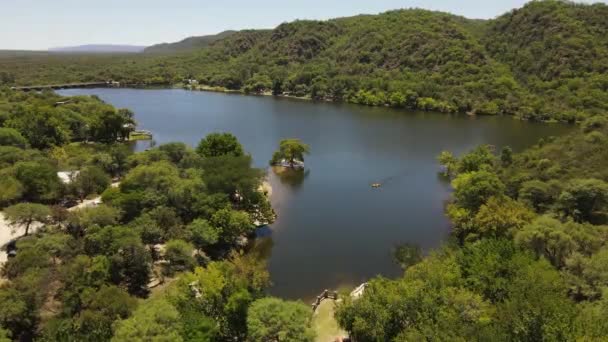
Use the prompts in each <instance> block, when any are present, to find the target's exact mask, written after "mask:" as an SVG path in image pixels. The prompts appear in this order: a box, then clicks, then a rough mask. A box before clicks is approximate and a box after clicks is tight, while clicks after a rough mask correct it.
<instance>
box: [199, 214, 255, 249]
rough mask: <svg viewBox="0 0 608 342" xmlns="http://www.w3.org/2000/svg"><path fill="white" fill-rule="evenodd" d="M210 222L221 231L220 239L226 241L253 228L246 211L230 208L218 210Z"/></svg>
mask: <svg viewBox="0 0 608 342" xmlns="http://www.w3.org/2000/svg"><path fill="white" fill-rule="evenodd" d="M210 223H211V225H212V226H213V227H217V229H218V230H219V231H221V239H222V240H223V241H224V242H227V243H232V242H234V240H235V239H236V238H237V237H238V236H240V235H243V234H247V233H250V232H251V231H252V230H253V229H254V228H255V227H254V225H253V223H252V222H251V219H250V218H249V215H248V214H247V213H245V212H242V211H235V210H230V209H221V210H218V211H217V212H216V213H215V214H213V216H212V217H211V220H210Z"/></svg>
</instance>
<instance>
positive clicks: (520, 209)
mask: <svg viewBox="0 0 608 342" xmlns="http://www.w3.org/2000/svg"><path fill="white" fill-rule="evenodd" d="M533 218H534V213H533V212H532V211H530V209H528V208H526V207H525V206H524V205H523V204H521V203H520V202H517V201H514V200H512V199H511V198H510V197H507V196H500V197H490V198H489V199H488V201H487V202H486V203H485V204H483V205H482V206H481V207H480V208H479V211H478V212H477V214H476V215H475V218H474V219H473V224H474V225H475V226H476V228H477V233H478V234H479V236H482V237H506V236H512V235H513V234H514V233H516V232H517V231H518V230H519V229H521V228H522V227H523V226H525V225H526V224H529V223H530V222H531V221H532V219H533Z"/></svg>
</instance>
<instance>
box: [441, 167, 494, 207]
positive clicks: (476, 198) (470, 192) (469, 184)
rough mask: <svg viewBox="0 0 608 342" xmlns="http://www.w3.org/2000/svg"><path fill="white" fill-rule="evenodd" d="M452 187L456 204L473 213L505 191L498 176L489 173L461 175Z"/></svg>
mask: <svg viewBox="0 0 608 342" xmlns="http://www.w3.org/2000/svg"><path fill="white" fill-rule="evenodd" d="M452 186H453V187H454V197H455V199H456V203H457V204H458V205H461V206H462V207H464V208H466V209H469V210H472V211H477V210H478V209H479V207H480V206H481V205H482V204H484V203H485V202H486V201H487V200H488V199H489V198H490V197H493V196H499V195H502V194H503V192H504V190H505V186H504V184H503V183H502V182H501V181H500V179H499V178H498V176H496V174H494V173H492V172H489V171H473V172H468V173H462V174H459V175H458V177H456V178H455V179H454V180H453V181H452Z"/></svg>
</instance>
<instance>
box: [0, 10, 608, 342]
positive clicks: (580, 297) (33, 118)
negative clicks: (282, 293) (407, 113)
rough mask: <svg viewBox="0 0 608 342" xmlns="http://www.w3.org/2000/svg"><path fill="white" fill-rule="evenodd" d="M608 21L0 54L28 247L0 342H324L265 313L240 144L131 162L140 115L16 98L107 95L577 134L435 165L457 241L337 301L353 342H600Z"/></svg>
mask: <svg viewBox="0 0 608 342" xmlns="http://www.w3.org/2000/svg"><path fill="white" fill-rule="evenodd" d="M606 18H608V6H606V5H601V4H596V5H581V4H574V3H570V2H563V1H538V2H531V3H529V4H527V5H526V6H524V7H523V8H521V9H518V10H514V11H512V12H509V13H507V14H504V15H502V16H500V17H497V18H496V19H493V20H488V21H482V20H469V19H466V18H462V17H457V16H453V15H450V14H445V13H438V12H430V11H424V10H398V11H391V12H387V13H384V14H380V15H363V16H357V17H351V18H341V19H335V20H329V21H322V22H321V21H297V22H293V23H286V24H282V25H280V26H279V27H277V28H276V29H274V30H258V31H240V32H236V33H232V34H229V35H228V36H227V37H224V38H223V39H219V40H216V41H213V42H210V43H209V44H208V46H205V47H202V48H200V49H198V50H195V51H192V50H189V51H178V52H172V53H166V54H162V53H159V54H141V55H129V56H126V55H123V56H121V55H96V56H92V55H55V54H47V53H28V52H2V53H0V87H2V86H3V85H5V86H4V87H2V88H0V176H1V177H0V207H1V208H2V220H3V221H6V222H7V225H8V227H10V228H11V229H14V230H20V231H21V232H22V234H23V236H21V237H20V238H18V239H17V241H15V242H14V246H3V248H5V249H12V250H13V251H16V253H15V254H13V256H12V257H11V258H9V259H8V261H7V262H6V263H5V264H4V265H3V267H2V270H1V277H0V307H2V310H0V341H2V342H3V341H10V340H19V341H33V340H36V341H298V342H299V341H314V331H313V330H312V329H311V328H310V317H311V309H310V307H309V306H308V305H305V304H303V303H301V302H297V301H287V300H282V299H279V298H273V297H269V296H268V295H267V289H268V288H269V286H270V281H269V274H268V271H267V268H266V265H265V262H264V260H263V259H262V258H258V256H257V255H255V253H247V252H246V251H245V250H246V245H247V242H248V240H249V239H252V238H254V236H253V233H254V230H255V224H254V222H255V221H259V222H264V221H272V220H273V219H274V212H273V210H272V208H271V206H270V203H269V201H268V198H267V194H266V193H265V192H264V190H263V186H262V185H263V178H264V172H263V171H262V170H259V169H256V168H254V167H253V166H252V157H251V156H250V155H248V154H247V153H246V147H244V146H242V145H241V144H240V143H239V142H238V140H237V139H236V137H234V136H233V135H232V134H229V133H213V134H210V135H208V136H206V137H201V141H200V143H199V144H198V145H197V146H196V147H190V146H187V145H185V144H183V143H179V142H176V143H168V144H163V145H160V146H156V147H153V148H150V149H149V150H147V151H144V152H138V153H134V152H133V149H132V148H131V146H130V144H129V137H130V133H131V132H132V131H133V130H134V129H135V128H136V125H137V123H136V122H135V120H134V117H133V113H132V112H131V111H129V110H128V109H117V108H114V107H113V106H111V105H109V104H107V103H104V102H103V101H102V100H100V99H99V98H97V97H94V96H93V97H87V96H78V97H63V96H59V95H57V94H55V93H52V92H22V91H17V90H12V89H10V88H9V87H8V86H11V85H23V84H40V83H60V82H75V81H99V80H110V79H111V80H116V81H120V82H123V83H128V84H162V85H174V84H179V83H182V82H183V81H184V80H186V79H195V80H197V81H198V83H199V84H200V85H203V86H208V87H217V88H218V89H228V90H235V91H243V92H252V93H264V92H272V93H274V94H277V95H278V94H290V95H293V96H303V97H310V98H314V99H326V100H336V101H349V102H354V103H360V104H365V105H374V106H376V105H378V106H379V105H390V106H397V107H408V108H415V109H421V110H441V111H446V112H449V111H463V112H474V113H478V114H512V115H516V116H519V117H521V118H525V119H536V120H562V121H580V125H579V126H580V127H578V129H577V131H575V132H573V133H571V134H569V135H567V136H564V137H560V138H549V139H545V140H541V141H539V142H538V144H536V145H535V146H533V147H532V148H529V149H528V150H526V151H523V152H521V153H513V152H512V150H511V149H510V148H508V147H505V148H503V149H502V150H500V151H496V150H494V147H493V146H479V147H477V148H475V149H474V150H472V151H470V152H468V153H466V154H464V155H460V156H455V155H453V154H452V153H450V152H449V151H445V152H442V153H441V155H439V156H438V163H439V164H440V165H441V168H438V170H437V171H438V173H440V176H441V177H446V178H449V179H450V180H451V182H452V187H453V196H452V199H451V201H450V203H449V204H448V205H447V206H446V215H447V216H448V217H449V218H450V220H451V222H452V233H451V240H450V241H449V243H447V244H446V245H445V246H444V247H442V248H440V249H438V250H435V251H430V252H428V254H427V255H421V252H420V250H419V249H418V248H416V247H415V246H402V247H401V248H399V249H398V250H397V253H395V254H396V255H395V258H396V259H397V261H398V262H399V264H400V265H401V266H402V267H403V270H404V272H403V276H401V277H399V278H397V279H387V278H384V277H376V278H374V279H371V280H370V281H369V282H368V285H367V287H366V288H365V292H364V293H363V295H362V296H361V297H360V298H358V299H353V298H350V297H349V296H342V295H341V296H340V297H341V298H342V301H341V303H340V304H339V306H338V308H337V312H336V319H337V321H338V322H339V324H340V326H341V327H342V328H344V329H345V330H346V331H348V333H349V334H350V335H351V336H352V337H353V338H355V339H356V341H363V342H366V341H420V340H428V341H572V340H579V341H601V340H606V337H607V336H608V324H606V323H605V317H606V316H607V315H608V297H605V296H608V167H607V166H608V165H607V161H608V118H607V116H606V110H607V109H608V76H607V75H608V35H606V33H608V32H607V31H608V21H606ZM205 44H207V43H205ZM169 52H170V51H169ZM190 86H192V85H190ZM295 142H296V141H294V140H287V141H286V142H284V143H283V144H282V145H281V149H280V150H279V152H278V154H277V155H276V158H275V159H278V158H286V159H290V157H289V156H288V154H287V153H286V151H287V150H288V149H287V147H288V146H287V145H288V144H290V143H291V144H295ZM298 144H299V142H298ZM298 146H299V147H300V149H299V154H300V155H303V154H304V153H305V152H307V148H306V145H298ZM292 152H293V151H292ZM292 155H293V154H292ZM292 159H293V158H292ZM275 161H276V160H275ZM60 172H64V173H67V174H68V175H69V179H67V180H66V179H62V178H61V177H59V173H60Z"/></svg>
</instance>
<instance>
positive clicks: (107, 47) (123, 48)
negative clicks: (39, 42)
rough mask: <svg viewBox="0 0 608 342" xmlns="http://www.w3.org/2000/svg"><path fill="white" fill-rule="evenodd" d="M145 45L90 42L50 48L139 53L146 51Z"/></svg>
mask: <svg viewBox="0 0 608 342" xmlns="http://www.w3.org/2000/svg"><path fill="white" fill-rule="evenodd" d="M145 48H146V47H145V46H138V45H112V44H89V45H79V46H66V47H57V48H50V49H49V51H50V52H88V53H110V52H119V53H138V52H142V51H144V49H145Z"/></svg>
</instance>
